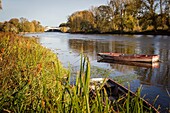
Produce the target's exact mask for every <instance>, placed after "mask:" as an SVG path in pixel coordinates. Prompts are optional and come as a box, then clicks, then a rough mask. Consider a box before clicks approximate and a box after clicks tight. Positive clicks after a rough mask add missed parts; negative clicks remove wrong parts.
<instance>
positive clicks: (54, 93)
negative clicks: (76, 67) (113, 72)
mask: <svg viewBox="0 0 170 113" xmlns="http://www.w3.org/2000/svg"><path fill="white" fill-rule="evenodd" d="M80 64H81V66H80V71H79V73H78V74H77V77H76V84H75V85H74V86H72V85H70V76H71V75H70V73H71V72H70V71H68V70H66V69H64V68H63V67H62V65H61V63H60V61H59V60H58V58H57V56H56V55H55V54H54V53H53V52H52V51H50V50H49V49H47V48H45V47H42V46H41V45H40V44H39V43H37V40H36V39H32V38H25V37H21V36H18V35H15V34H11V33H0V112H17V113H19V112H50V113H51V112H58V113H67V112H69V113H90V112H92V113H103V112H105V113H112V112H116V111H119V112H123V113H124V112H134V113H136V112H138V111H142V110H143V108H141V105H142V104H140V101H139V102H138V98H139V97H138V96H137V99H135V98H134V99H129V98H130V97H129V98H127V100H125V101H124V103H121V104H119V101H120V100H121V98H120V99H119V100H118V101H116V102H111V101H109V99H108V97H107V93H106V91H105V90H104V91H103V92H101V91H100V89H101V88H102V87H100V89H99V90H95V94H96V95H95V96H94V95H93V94H92V93H91V90H90V88H89V85H90V76H91V67H90V62H89V60H88V57H86V56H81V61H80ZM101 71H102V70H101ZM93 74H94V73H93ZM107 74H108V73H107ZM96 87H97V86H96ZM138 95H140V94H138ZM130 100H133V101H134V103H132V102H131V101H130ZM134 106H135V108H133V107H134Z"/></svg>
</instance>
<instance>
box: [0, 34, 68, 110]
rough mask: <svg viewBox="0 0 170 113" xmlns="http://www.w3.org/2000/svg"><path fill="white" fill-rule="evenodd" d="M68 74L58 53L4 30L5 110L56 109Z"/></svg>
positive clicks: (0, 86) (0, 62)
mask: <svg viewBox="0 0 170 113" xmlns="http://www.w3.org/2000/svg"><path fill="white" fill-rule="evenodd" d="M67 75H68V71H67V70H66V69H64V68H63V67H62V65H61V63H60V61H59V60H58V58H57V57H56V55H55V54H54V53H53V52H52V51H51V50H49V49H47V48H45V47H42V46H41V45H40V44H39V43H38V42H37V40H36V39H34V38H27V37H22V36H18V35H16V34H13V33H3V32H1V33H0V81H1V82H0V111H1V112H21V111H22V112H23V111H27V112H31V111H36V112H40V111H48V109H52V107H54V106H55V103H54V102H52V101H55V102H57V97H58V96H60V95H59V94H60V93H59V92H60V91H62V88H63V87H62V85H61V84H62V81H63V78H64V77H66V76H67ZM56 96H57V97H56ZM51 102H52V103H51ZM54 110H55V109H54Z"/></svg>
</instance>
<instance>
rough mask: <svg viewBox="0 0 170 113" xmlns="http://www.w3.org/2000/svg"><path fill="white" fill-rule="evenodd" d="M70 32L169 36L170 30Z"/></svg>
mask: <svg viewBox="0 0 170 113" xmlns="http://www.w3.org/2000/svg"><path fill="white" fill-rule="evenodd" d="M68 33H71V34H118V35H165V36H170V31H168V30H166V31H165V30H158V31H143V32H124V31H123V32H122V31H113V32H105V33H100V32H88V33H86V32H68Z"/></svg>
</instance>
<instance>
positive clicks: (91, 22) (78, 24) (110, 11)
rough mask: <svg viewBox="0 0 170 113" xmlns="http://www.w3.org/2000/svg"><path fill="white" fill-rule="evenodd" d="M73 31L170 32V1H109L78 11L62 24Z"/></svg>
mask: <svg viewBox="0 0 170 113" xmlns="http://www.w3.org/2000/svg"><path fill="white" fill-rule="evenodd" d="M63 25H64V26H67V27H70V32H72V33H76V32H82V33H90V32H92V33H93V32H98V33H110V32H120V33H121V32H146V31H152V32H157V31H165V32H167V31H170V1H169V0H110V1H109V2H108V4H107V5H101V6H98V7H92V8H91V9H89V10H84V11H77V12H74V13H73V14H71V15H70V16H69V17H68V21H67V23H62V24H61V26H63Z"/></svg>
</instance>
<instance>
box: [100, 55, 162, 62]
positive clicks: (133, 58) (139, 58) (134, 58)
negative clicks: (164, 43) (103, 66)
mask: <svg viewBox="0 0 170 113" xmlns="http://www.w3.org/2000/svg"><path fill="white" fill-rule="evenodd" d="M98 56H100V57H102V58H103V59H105V60H114V61H127V62H158V61H159V55H138V54H133V55H125V54H122V53H98Z"/></svg>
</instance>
